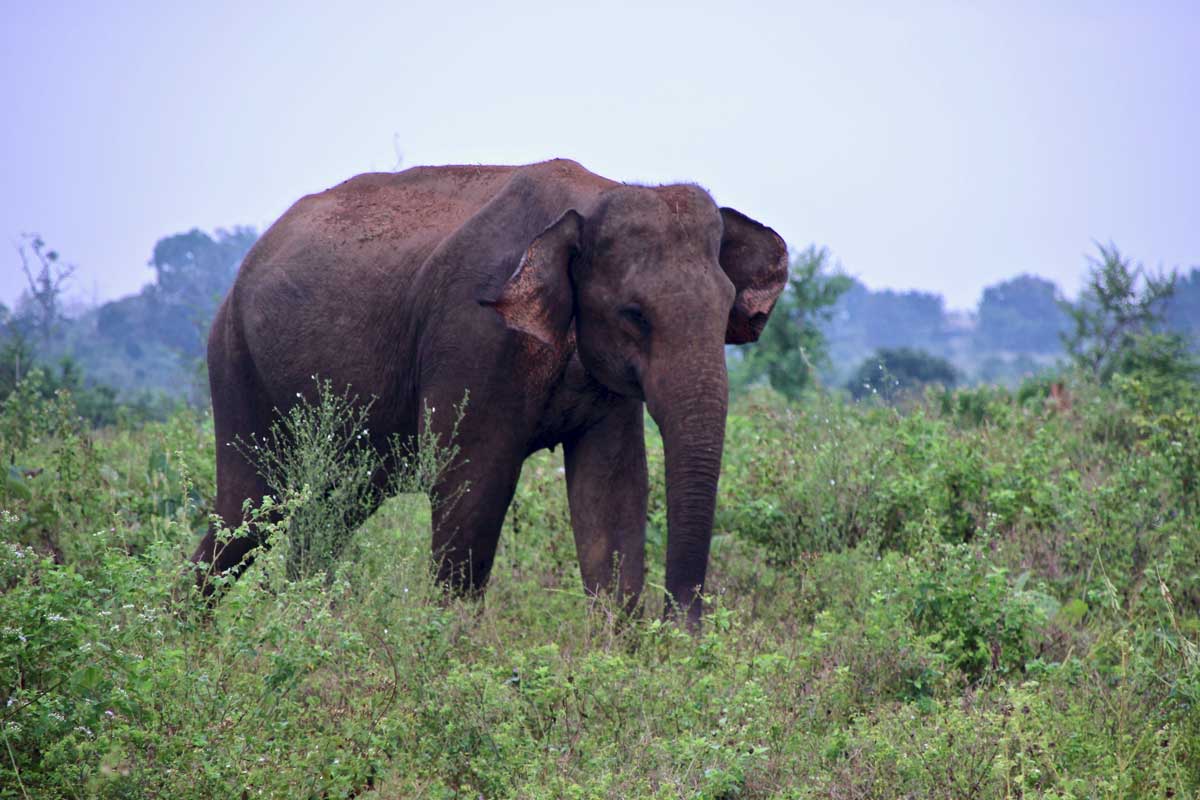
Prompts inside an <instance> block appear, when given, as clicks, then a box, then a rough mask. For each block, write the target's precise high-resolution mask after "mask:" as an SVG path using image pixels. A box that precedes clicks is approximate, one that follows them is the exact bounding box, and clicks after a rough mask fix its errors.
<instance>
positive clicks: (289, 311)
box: [193, 160, 787, 626]
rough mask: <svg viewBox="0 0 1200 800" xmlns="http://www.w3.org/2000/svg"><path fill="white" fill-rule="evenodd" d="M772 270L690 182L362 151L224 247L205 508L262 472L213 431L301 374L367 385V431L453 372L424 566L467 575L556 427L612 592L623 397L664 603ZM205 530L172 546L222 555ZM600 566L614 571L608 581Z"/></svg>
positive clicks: (257, 493)
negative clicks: (649, 436)
mask: <svg viewBox="0 0 1200 800" xmlns="http://www.w3.org/2000/svg"><path fill="white" fill-rule="evenodd" d="M786 278H787V252H786V247H785V245H784V243H783V241H782V240H781V239H780V237H779V236H778V235H777V234H776V233H775V232H774V231H772V230H771V229H770V228H767V227H765V226H763V225H760V224H759V223H757V222H755V221H753V220H751V219H749V218H748V217H745V216H743V215H742V214H740V213H739V212H737V211H734V210H732V209H722V208H718V207H717V206H716V204H715V203H714V202H713V201H712V198H711V197H709V195H708V194H707V192H705V191H704V190H703V189H701V188H699V187H697V186H692V185H673V186H660V187H643V186H632V185H626V184H621V183H617V182H614V181H610V180H608V179H606V178H602V177H600V176H597V175H594V174H592V173H590V172H588V171H587V170H585V169H584V168H583V167H581V166H579V165H578V164H576V163H574V162H572V161H565V160H556V161H549V162H545V163H541V164H533V165H529V166H523V167H483V166H479V167H473V166H461V167H420V168H415V169H410V170H406V171H405V172H401V173H398V174H367V175H360V176H358V177H355V178H352V179H350V180H348V181H346V182H344V183H342V184H340V185H338V186H336V187H334V188H332V189H329V190H327V191H324V192H321V193H319V194H315V195H309V196H307V197H304V198H302V199H301V200H300V201H299V202H297V203H296V204H295V205H294V206H293V207H292V208H291V209H290V210H288V211H287V213H285V214H284V215H283V217H282V218H281V219H280V220H279V221H278V222H276V223H275V224H274V225H273V226H272V227H271V228H270V229H269V230H268V231H267V232H266V233H265V234H264V235H263V237H262V238H261V239H260V240H259V242H258V243H257V244H256V245H255V246H254V248H253V249H252V250H251V251H250V253H249V254H248V255H247V257H246V260H245V262H244V263H243V264H242V267H241V271H240V272H239V274H238V277H237V280H236V282H235V283H234V286H233V288H232V289H231V290H230V292H229V295H228V296H227V297H226V298H225V301H224V303H223V304H222V305H221V308H220V310H219V311H218V313H217V317H216V319H215V321H214V323H213V328H212V333H211V336H210V339H209V351H208V364H209V376H210V380H211V384H212V398H213V416H214V421H215V425H216V438H217V444H218V447H217V502H216V505H217V508H216V511H217V513H218V514H220V515H221V516H222V517H223V518H224V520H225V521H226V522H227V523H229V524H236V523H238V522H240V521H241V519H242V515H243V501H245V500H246V499H247V498H249V499H252V500H254V501H257V500H259V499H260V498H261V497H262V496H263V495H264V494H267V493H268V487H267V486H266V485H265V484H264V483H263V481H262V479H261V478H260V477H259V476H258V475H257V474H256V472H255V469H254V467H253V466H252V465H250V464H248V463H247V462H246V461H245V460H244V459H243V458H242V457H241V456H239V455H238V453H237V450H236V449H235V448H232V447H226V446H225V443H226V442H229V441H232V440H234V439H235V438H237V437H239V436H240V437H242V438H243V439H246V438H248V437H249V436H250V434H251V433H255V432H257V433H260V434H261V433H262V432H263V431H265V430H267V429H268V428H269V426H270V424H271V422H272V420H273V419H274V418H275V413H276V411H275V409H280V410H284V411H286V410H287V409H288V408H289V407H290V406H291V405H292V404H293V403H295V402H296V400H295V398H296V395H297V392H301V393H305V394H306V395H308V394H309V393H311V391H312V390H313V381H312V378H311V376H313V375H319V376H321V377H322V378H328V379H330V380H331V381H332V382H333V385H334V386H335V387H344V386H347V385H349V386H350V387H352V390H353V391H354V392H355V393H357V394H358V395H359V396H362V397H369V396H375V397H377V398H378V399H377V401H376V402H375V405H374V406H373V408H372V410H371V419H370V432H371V433H370V435H371V439H372V444H373V445H374V446H375V447H377V448H379V449H380V451H381V452H384V450H385V448H386V442H387V439H388V437H389V436H391V435H393V434H399V435H401V436H403V437H407V436H411V435H414V434H416V433H418V427H419V426H420V425H421V424H423V423H422V422H421V409H422V406H423V404H425V403H427V404H428V405H429V406H431V407H433V408H435V409H436V412H435V413H434V415H433V422H432V425H433V426H434V428H435V432H437V433H439V434H440V435H442V436H443V440H444V438H445V436H446V435H447V433H448V427H449V425H450V422H451V421H452V417H453V414H452V413H451V409H452V407H453V406H454V405H455V404H456V403H458V402H459V401H460V400H461V399H462V397H463V395H464V392H465V391H469V392H470V401H469V405H468V408H467V413H466V417H465V419H464V420H463V423H462V425H461V427H460V429H459V432H458V438H457V440H456V442H457V444H458V445H459V446H460V447H461V458H462V459H464V460H465V463H461V464H460V465H459V466H458V467H457V468H456V469H453V470H451V471H450V472H449V473H448V475H447V476H446V477H445V478H444V480H443V484H442V485H441V486H439V487H438V488H437V489H436V493H437V494H441V495H445V494H447V493H449V492H450V491H452V490H453V488H454V487H455V486H458V485H460V483H461V482H462V481H464V480H465V481H469V485H470V491H469V493H467V494H465V495H463V496H462V497H461V499H459V500H458V501H457V502H455V503H453V504H447V505H445V506H440V507H435V513H434V525H433V552H434V557H435V559H436V560H437V564H438V575H439V577H440V579H441V580H442V581H444V582H445V583H446V584H448V585H449V586H451V587H452V588H453V589H455V590H457V591H460V592H471V591H475V592H481V591H482V590H483V588H484V586H485V584H486V582H487V578H488V573H489V571H490V570H491V566H492V560H493V557H494V554H495V551H496V545H497V541H498V537H499V535H500V528H501V525H502V523H503V520H504V516H505V512H506V510H507V509H508V505H509V502H510V501H511V500H512V496H513V492H514V489H515V487H516V484H517V479H518V477H519V475H520V472H521V465H522V463H523V462H524V460H525V458H526V457H528V456H529V455H530V454H531V453H533V452H535V451H537V450H539V449H541V448H546V447H553V446H555V445H558V444H561V445H562V446H563V450H564V454H565V462H566V478H567V488H568V495H569V499H570V507H571V523H572V527H573V529H574V534H575V542H576V547H577V550H578V554H579V563H580V569H581V571H582V575H583V581H584V584H585V586H586V588H587V589H588V590H589V591H591V592H605V591H610V592H614V593H615V594H616V595H617V596H618V597H619V598H620V600H621V602H623V603H625V604H626V605H627V606H629V607H633V606H635V605H636V602H637V599H638V597H639V595H640V593H641V591H642V587H643V575H644V558H645V556H644V549H645V521H646V497H647V472H646V454H645V444H644V441H643V425H642V413H643V412H642V409H643V404H645V407H646V408H647V409H648V410H649V412H650V415H651V416H652V417H653V418H654V420H655V421H656V422H657V423H658V425H659V428H660V429H661V431H662V436H663V442H664V447H665V460H666V486H667V507H668V511H667V521H668V526H669V531H668V542H667V559H666V561H667V563H666V589H667V592H668V594H669V599H670V601H671V602H670V603H669V604H668V607H669V608H670V609H672V610H674V611H681V612H682V613H684V614H686V619H687V622H688V623H689V624H690V625H692V626H695V625H697V624H698V622H699V619H700V613H701V602H700V601H699V599H698V595H699V592H701V591H702V589H703V587H704V577H705V572H706V570H707V566H708V551H709V543H710V540H711V538H712V522H713V511H714V505H715V498H716V490H717V479H718V476H719V473H720V464H721V451H722V447H723V443H724V433H725V414H726V403H727V397H728V387H727V382H726V374H725V354H724V346H725V344H726V343H742V342H748V341H753V340H754V339H756V338H757V337H758V334H759V333H760V332H761V331H762V328H763V325H765V324H766V320H767V315H768V314H770V312H771V309H772V307H773V306H774V304H775V300H776V298H777V297H778V295H779V293H780V291H782V289H783V286H784V283H785V282H786ZM249 547H250V542H248V541H246V540H234V541H233V542H231V543H229V544H228V545H226V546H224V547H223V548H221V547H219V546H218V545H217V542H216V540H215V538H214V535H213V533H212V532H210V533H209V535H208V536H206V537H205V539H204V541H203V542H202V543H201V544H200V546H199V548H198V549H197V551H196V554H195V556H194V557H193V558H194V560H195V561H198V562H200V561H203V562H208V563H213V564H215V568H216V569H218V570H225V569H229V568H233V567H236V566H238V565H239V564H240V563H241V562H242V561H243V558H244V557H245V555H246V552H247V550H248V549H249ZM614 580H615V583H614Z"/></svg>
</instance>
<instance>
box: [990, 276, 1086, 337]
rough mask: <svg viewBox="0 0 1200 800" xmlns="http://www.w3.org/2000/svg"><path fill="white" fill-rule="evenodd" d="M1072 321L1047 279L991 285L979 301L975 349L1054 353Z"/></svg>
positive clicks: (1017, 279)
mask: <svg viewBox="0 0 1200 800" xmlns="http://www.w3.org/2000/svg"><path fill="white" fill-rule="evenodd" d="M1069 325H1070V320H1069V319H1068V317H1067V315H1066V314H1065V313H1063V310H1062V307H1061V301H1060V300H1059V298H1058V287H1057V286H1055V285H1054V284H1053V283H1051V282H1050V281H1048V280H1046V279H1045V278H1039V277H1036V276H1034V275H1021V276H1019V277H1016V278H1012V279H1011V280H1007V281H1004V282H1002V283H998V284H996V285H995V286H989V287H988V288H986V289H984V290H983V298H982V299H981V300H980V302H979V327H978V328H977V329H976V332H975V346H976V349H978V350H982V351H995V350H1008V351H1013V352H1022V353H1053V352H1055V351H1057V350H1058V349H1059V348H1060V347H1061V346H1062V341H1061V338H1060V337H1061V335H1062V333H1063V332H1065V331H1066V330H1067V327H1068V326H1069Z"/></svg>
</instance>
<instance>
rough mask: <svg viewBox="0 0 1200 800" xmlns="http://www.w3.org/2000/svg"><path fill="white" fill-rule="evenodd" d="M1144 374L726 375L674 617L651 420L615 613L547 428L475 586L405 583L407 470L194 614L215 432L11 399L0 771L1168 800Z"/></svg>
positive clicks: (1171, 754)
mask: <svg viewBox="0 0 1200 800" xmlns="http://www.w3.org/2000/svg"><path fill="white" fill-rule="evenodd" d="M1170 388H1171V391H1170V392H1166V391H1163V390H1162V387H1157V386H1156V387H1154V388H1153V390H1151V389H1150V388H1148V387H1146V386H1144V385H1143V384H1141V383H1139V382H1138V381H1136V380H1126V381H1118V382H1117V385H1116V386H1115V387H1114V388H1104V389H1101V388H1097V387H1094V386H1089V385H1084V384H1081V385H1077V386H1072V387H1071V392H1072V395H1071V398H1072V402H1071V404H1070V408H1062V407H1061V406H1060V404H1059V403H1057V402H1056V401H1054V400H1051V399H1049V398H1047V397H1046V396H1045V392H1044V391H1043V389H1044V387H1038V386H1031V387H1028V388H1027V390H1024V391H1022V392H1020V393H1017V394H1008V393H1004V392H998V391H995V390H975V391H961V392H957V393H954V394H949V395H932V394H931V395H929V396H928V397H927V398H926V399H925V400H924V401H923V402H920V403H916V404H914V405H913V406H911V407H909V408H907V409H905V410H903V411H898V410H895V409H892V408H887V407H880V406H871V405H850V404H846V403H844V402H842V401H840V400H837V399H831V398H824V397H819V396H814V397H810V398H808V399H806V400H804V401H803V402H801V403H799V404H795V405H789V404H787V403H784V402H783V401H781V400H779V399H778V398H777V397H774V396H771V395H757V396H753V397H751V398H748V399H744V400H742V401H740V402H739V403H737V404H735V406H734V410H733V412H732V413H731V416H730V420H729V433H728V436H727V446H726V459H725V466H724V471H723V475H722V483H721V495H720V499H719V509H718V517H717V532H716V538H715V542H714V547H713V554H712V560H711V567H710V582H709V587H708V589H709V593H710V613H709V615H708V617H707V618H706V622H705V627H704V630H703V632H702V633H701V634H700V635H699V636H697V637H692V636H690V635H688V634H686V633H684V632H683V631H681V630H679V629H678V628H676V627H674V626H672V625H669V624H662V623H660V622H659V621H658V615H659V611H660V610H661V603H662V600H661V594H662V592H661V585H662V574H663V573H662V558H663V552H664V548H665V536H666V531H665V506H664V502H663V496H662V485H661V480H662V478H661V467H662V451H661V446H660V445H659V444H658V441H657V438H656V436H655V435H654V432H653V430H651V431H650V460H651V469H652V474H653V475H654V477H653V478H652V481H653V486H652V498H651V503H650V519H649V524H648V533H647V539H648V548H649V555H650V563H651V568H650V574H649V576H648V585H649V586H650V587H652V588H650V589H649V590H648V592H647V608H646V611H645V614H644V616H643V617H642V618H641V619H640V620H636V621H633V622H628V621H622V620H621V619H620V618H619V615H618V614H616V613H615V612H614V610H613V609H612V608H610V607H609V606H607V605H606V604H605V603H604V602H602V601H595V600H591V599H588V598H586V597H585V596H584V595H583V593H582V591H581V587H580V580H579V576H578V567H577V565H576V562H575V554H574V544H573V541H572V538H571V533H570V528H569V525H568V513H567V507H566V500H565V492H564V488H563V478H562V475H561V457H560V456H559V455H557V454H549V453H541V454H538V455H537V456H536V457H534V458H532V459H531V460H530V461H529V462H528V463H527V464H526V467H525V470H524V473H523V476H522V481H521V485H520V487H519V489H518V493H517V498H516V500H515V502H514V504H513V506H512V508H511V510H510V513H509V517H508V520H507V522H506V528H505V531H504V536H503V538H502V543H501V548H500V552H499V554H498V558H497V562H496V566H495V568H494V572H493V576H492V580H491V584H490V587H489V591H488V595H487V598H486V601H485V602H483V603H481V604H471V603H460V602H447V601H445V600H444V599H443V598H442V597H441V595H440V593H439V592H438V590H437V589H436V588H435V587H434V586H432V585H431V583H430V580H429V577H428V565H427V559H428V554H427V548H428V540H429V534H428V513H429V511H428V505H427V503H426V502H425V501H424V500H423V499H421V498H419V497H416V496H412V495H404V496H401V497H398V498H395V499H393V500H391V501H389V502H388V503H386V504H385V505H384V507H383V508H382V509H381V510H380V512H379V513H378V514H376V515H375V516H374V517H373V518H372V519H371V520H370V521H369V522H368V523H367V524H366V525H364V526H363V527H362V528H360V529H359V530H358V531H357V532H356V533H355V534H354V535H353V537H351V539H350V540H349V542H348V543H347V544H346V545H345V549H344V551H343V553H342V557H341V559H340V561H339V562H338V567H337V568H336V570H335V572H334V574H333V575H332V576H326V575H325V574H321V573H317V574H313V575H311V576H308V577H305V578H303V579H300V580H292V579H289V577H288V576H289V570H288V568H287V563H286V562H287V553H288V552H289V551H288V547H287V546H277V547H275V548H273V549H271V550H270V551H269V552H268V553H266V554H264V555H262V556H260V557H259V558H258V560H257V561H256V562H255V564H254V566H253V567H252V568H251V569H250V570H249V571H247V573H246V574H245V575H244V576H243V577H242V578H241V579H240V580H239V581H237V582H236V583H235V584H233V585H232V586H230V587H228V589H227V591H226V592H225V594H224V596H223V598H222V600H221V602H220V603H219V604H218V605H217V606H216V607H215V608H213V609H211V610H210V609H209V608H208V606H207V605H206V604H205V603H204V602H203V600H201V599H200V598H199V597H198V596H197V594H196V593H195V591H194V589H193V581H192V578H191V574H190V572H189V571H188V570H187V569H186V566H185V559H186V556H187V554H189V553H190V551H191V549H192V547H193V546H194V543H195V541H196V538H197V536H198V534H199V532H200V531H202V530H203V528H204V526H205V525H206V524H207V518H206V513H205V512H206V509H207V508H208V507H210V505H211V499H212V494H213V474H212V443H211V424H210V422H209V421H208V420H206V419H203V418H198V417H195V416H187V415H178V416H176V417H173V418H172V419H171V420H169V421H168V422H166V423H161V424H157V423H156V424H149V425H146V426H144V427H142V428H138V429H132V428H126V429H105V430H101V431H89V430H86V429H84V428H83V427H81V426H80V424H79V423H78V421H77V420H76V419H75V418H74V417H73V416H72V413H71V408H70V401H69V399H68V398H65V397H60V398H59V399H57V400H55V401H52V402H51V403H49V405H48V406H47V407H46V408H44V409H41V410H40V411H39V413H37V414H30V413H29V410H28V409H20V408H17V407H16V406H13V405H10V406H6V407H5V409H4V411H3V415H2V416H0V431H4V433H3V436H4V437H5V438H4V440H3V443H4V447H5V449H4V454H5V455H6V456H8V458H7V459H6V466H7V465H8V464H11V465H12V466H11V468H9V469H8V473H7V482H6V483H5V484H4V493H3V496H2V502H0V506H2V507H3V509H4V512H3V518H2V521H0V532H2V533H0V539H3V544H0V591H2V594H0V705H3V706H4V707H2V708H0V715H2V717H0V719H2V722H0V731H2V732H3V742H0V797H3V798H8V797H12V798H23V797H31V798H32V797H37V798H43V797H51V798H53V797H94V796H97V797H130V798H138V797H171V798H176V797H179V798H187V797H219V798H225V797H260V796H261V797H289V798H290V797H301V798H305V797H314V798H317V797H330V798H333V797H348V796H358V797H366V798H380V799H382V798H407V797H428V798H441V797H464V798H476V797H480V796H482V797H486V798H499V797H520V798H560V797H566V798H573V797H578V798H593V797H614V798H616V797H621V798H625V797H662V798H676V797H706V798H734V797H737V798H757V797H787V798H818V797H820V798H824V797H839V798H842V797H847V798H869V797H874V798H891V797H933V798H973V797H983V798H990V797H996V798H1002V797H1004V798H1007V797H1035V796H1036V797H1052V798H1085V797H1112V798H1167V797H1176V798H1181V797H1193V796H1196V794H1197V792H1198V791H1200V710H1198V707H1197V704H1198V703H1200V649H1198V645H1200V622H1198V619H1200V613H1198V612H1200V496H1198V489H1197V487H1198V486H1200V483H1198V478H1200V418H1198V416H1200V415H1198V409H1200V402H1198V400H1200V395H1198V393H1197V390H1196V388H1195V387H1194V386H1193V385H1190V384H1189V385H1183V384H1181V385H1178V386H1174V387H1170ZM467 413H468V414H469V413H470V410H469V408H468V410H467ZM38 468H41V469H42V470H43V471H42V472H40V473H38V474H36V475H35V476H33V477H27V476H26V473H27V471H32V470H36V469H38ZM302 495H303V493H299V494H296V495H291V496H289V497H286V498H284V499H283V500H282V501H281V502H282V508H283V511H284V519H283V521H280V522H278V523H274V524H273V530H274V532H273V536H274V538H275V539H276V541H279V542H280V543H281V545H286V542H283V541H282V540H283V539H285V537H287V536H289V535H294V533H295V532H294V530H292V529H290V528H289V522H288V520H294V519H297V518H302V517H303V514H300V513H299V510H298V509H299V508H300V506H299V505H298V504H302V503H304V502H312V500H311V498H308V499H307V500H306V499H305V497H303V496H302Z"/></svg>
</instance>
